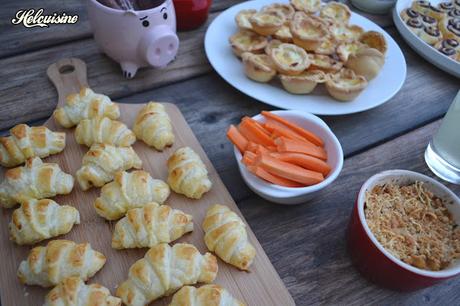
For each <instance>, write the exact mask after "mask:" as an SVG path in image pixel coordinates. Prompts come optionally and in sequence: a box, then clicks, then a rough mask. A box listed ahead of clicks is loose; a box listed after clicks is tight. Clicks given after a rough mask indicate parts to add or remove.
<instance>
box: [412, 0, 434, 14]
mask: <svg viewBox="0 0 460 306" xmlns="http://www.w3.org/2000/svg"><path fill="white" fill-rule="evenodd" d="M411 8H412V9H413V10H414V11H417V12H419V13H420V14H423V15H426V14H427V13H428V11H429V10H430V8H431V4H430V1H426V0H418V1H413V2H412V6H411Z"/></svg>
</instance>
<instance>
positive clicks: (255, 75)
mask: <svg viewBox="0 0 460 306" xmlns="http://www.w3.org/2000/svg"><path fill="white" fill-rule="evenodd" d="M241 57H242V59H243V65H244V72H245V73H246V76H247V77H248V78H250V79H251V80H254V81H257V82H261V83H266V82H269V81H270V80H271V79H273V77H274V76H275V75H276V69H275V66H274V64H273V62H272V60H271V58H270V57H269V56H268V55H266V54H252V53H249V52H245V53H243V55H242V56H241Z"/></svg>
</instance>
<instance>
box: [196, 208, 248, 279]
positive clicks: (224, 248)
mask: <svg viewBox="0 0 460 306" xmlns="http://www.w3.org/2000/svg"><path fill="white" fill-rule="evenodd" d="M203 230H204V231H205V235H204V242H205V243H206V246H207V247H208V249H209V250H210V251H211V252H214V253H216V254H217V256H219V257H220V258H221V259H222V260H223V261H225V262H227V263H229V264H231V265H234V266H235V267H237V268H239V269H241V270H248V268H249V266H250V265H251V263H252V261H253V259H254V257H255V256H256V250H255V249H254V247H253V246H252V245H251V243H250V242H249V241H248V234H247V232H246V225H245V224H244V222H243V220H241V218H240V217H239V216H238V215H237V214H236V213H234V212H233V211H231V210H230V209H229V208H228V207H227V206H224V205H220V204H215V205H213V206H211V207H210V208H209V209H208V210H207V212H206V217H205V219H204V221H203Z"/></svg>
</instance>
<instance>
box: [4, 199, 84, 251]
mask: <svg viewBox="0 0 460 306" xmlns="http://www.w3.org/2000/svg"><path fill="white" fill-rule="evenodd" d="M74 224H80V214H79V213H78V210H77V209H76V208H75V207H72V206H68V205H62V206H61V205H59V204H58V203H56V202H54V201H53V200H49V199H43V200H35V199H28V200H25V201H24V202H23V203H21V207H19V208H17V209H16V210H15V211H14V212H13V216H12V218H11V222H10V224H9V230H10V237H11V240H13V241H14V242H16V243H17V244H34V243H36V242H39V241H42V240H45V239H48V238H51V237H56V236H59V235H63V234H67V233H68V232H70V230H71V229H72V227H73V225H74Z"/></svg>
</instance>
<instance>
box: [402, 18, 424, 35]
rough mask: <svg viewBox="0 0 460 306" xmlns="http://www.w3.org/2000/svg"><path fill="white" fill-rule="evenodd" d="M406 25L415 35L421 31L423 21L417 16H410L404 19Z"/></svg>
mask: <svg viewBox="0 0 460 306" xmlns="http://www.w3.org/2000/svg"><path fill="white" fill-rule="evenodd" d="M406 26H407V27H408V28H409V30H411V31H412V33H414V34H415V35H416V36H419V35H420V32H421V31H423V27H424V25H423V23H422V21H421V20H420V19H418V18H412V19H408V20H407V21H406Z"/></svg>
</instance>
